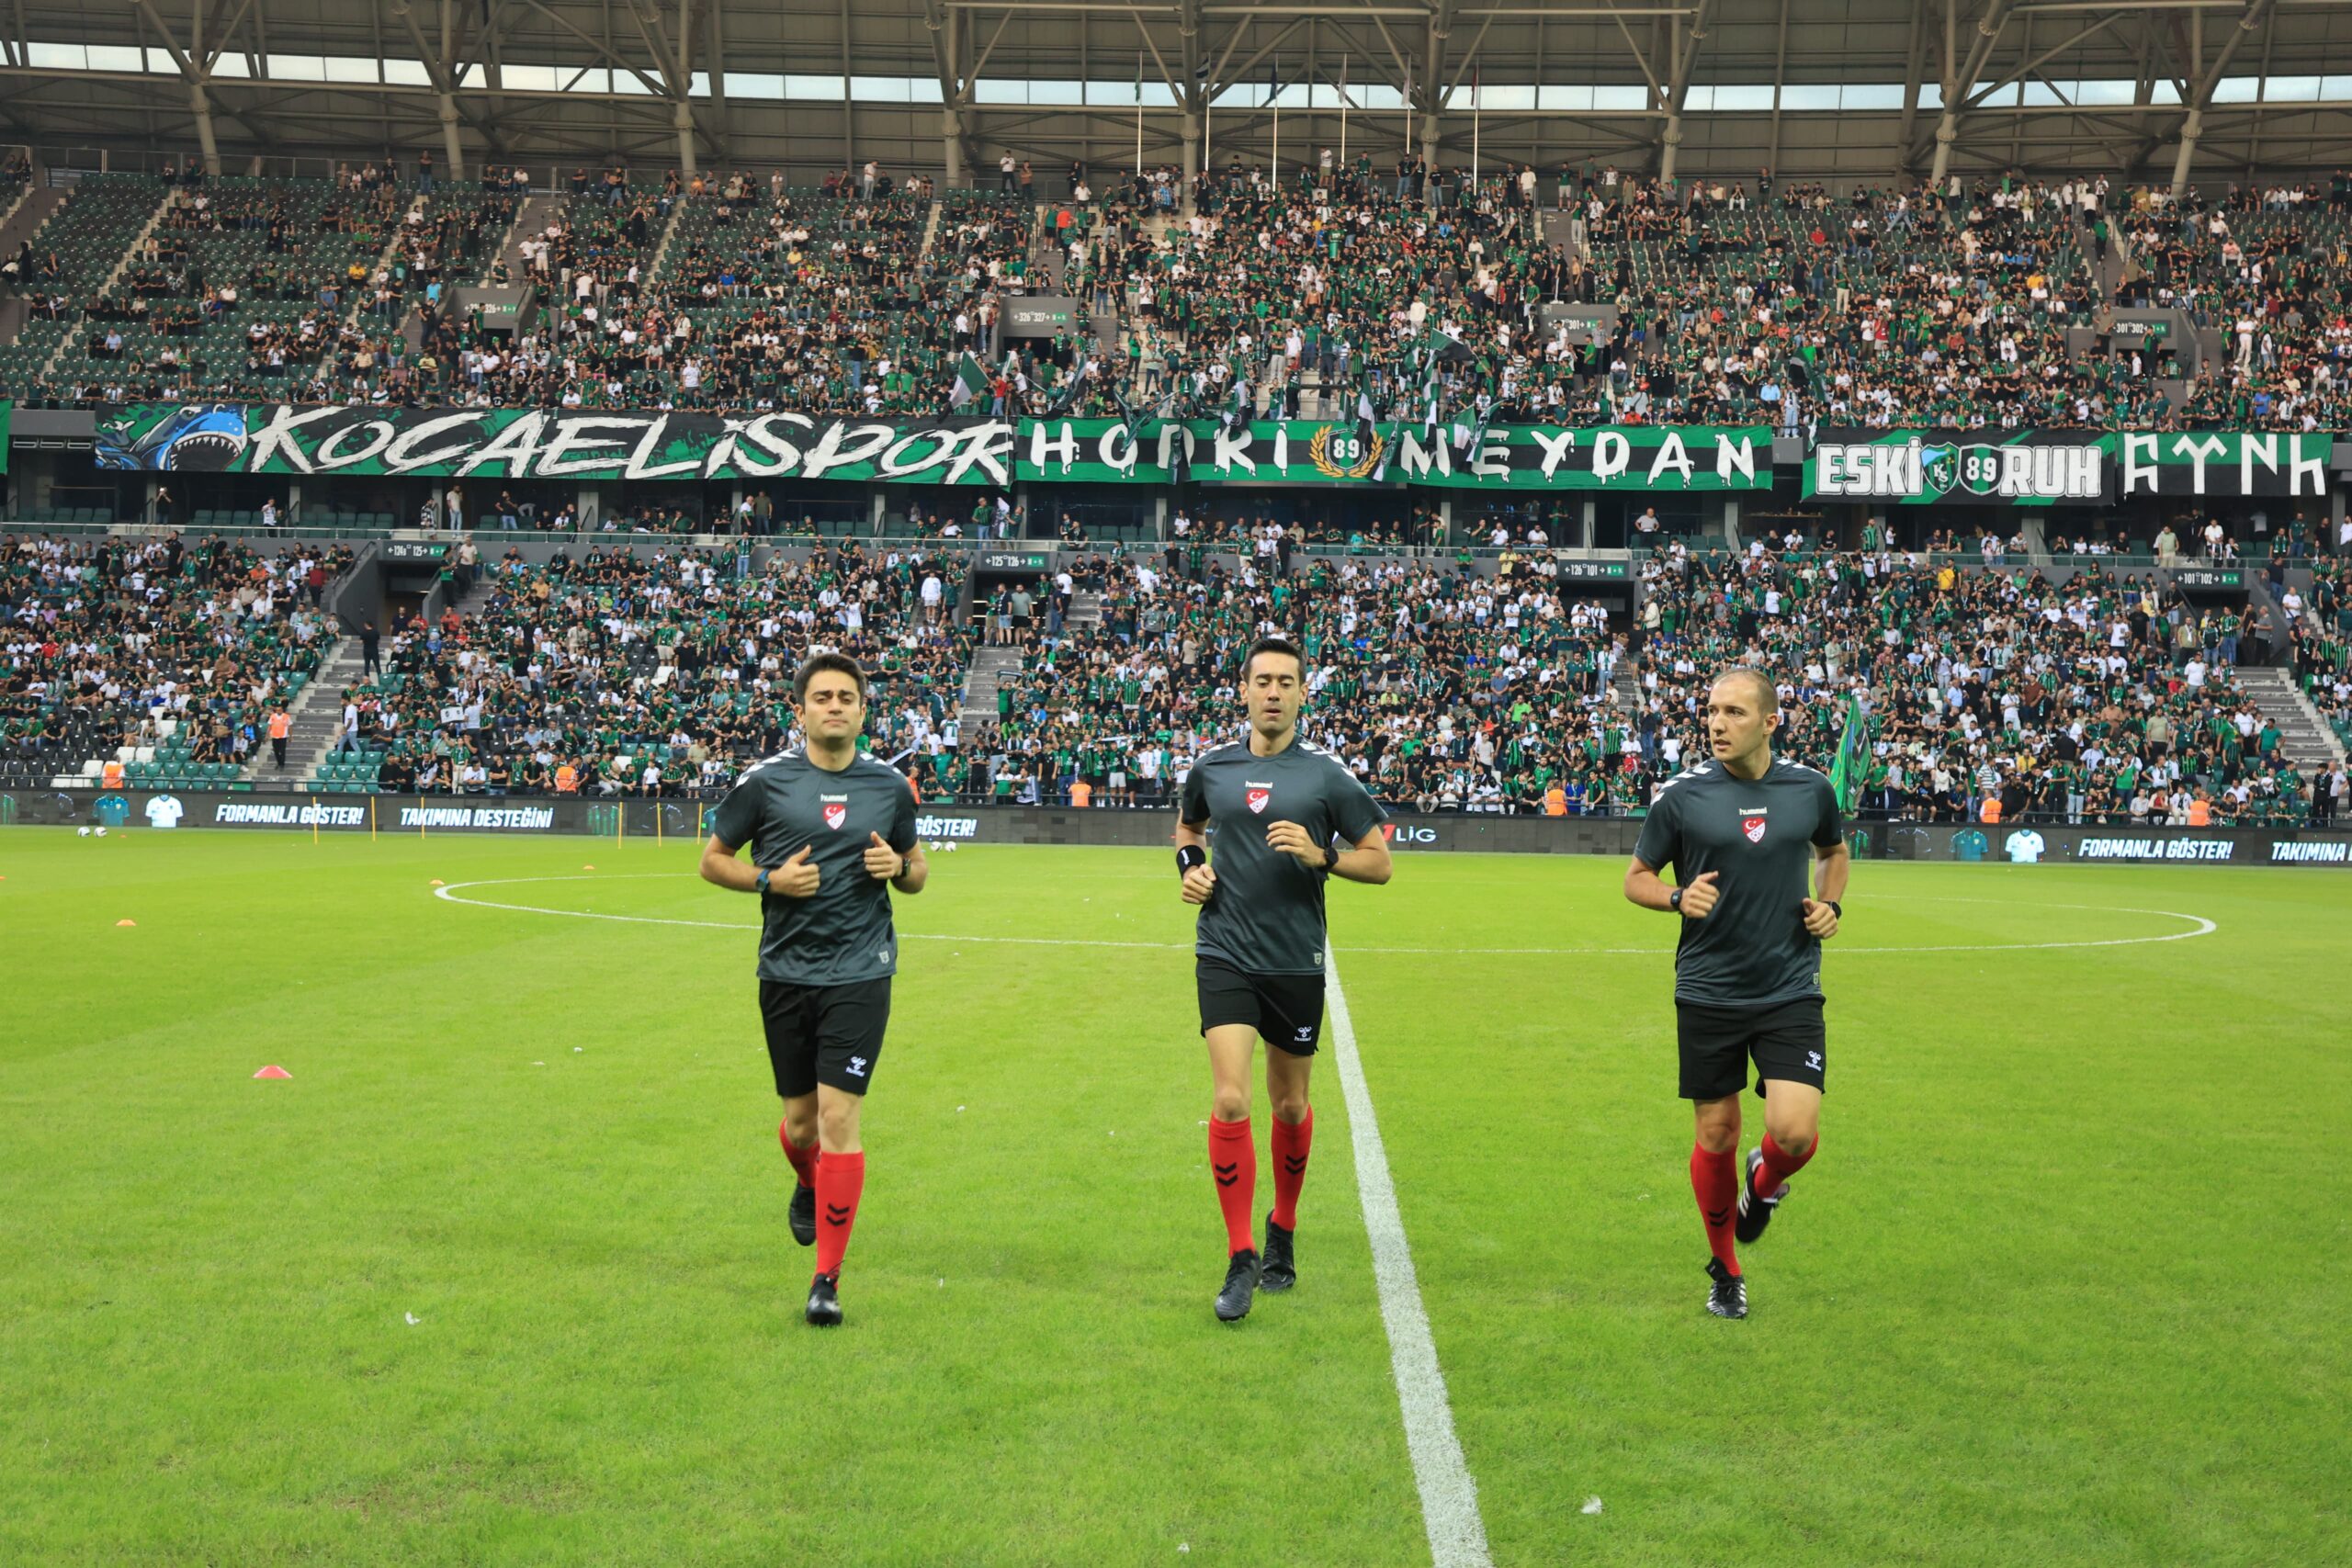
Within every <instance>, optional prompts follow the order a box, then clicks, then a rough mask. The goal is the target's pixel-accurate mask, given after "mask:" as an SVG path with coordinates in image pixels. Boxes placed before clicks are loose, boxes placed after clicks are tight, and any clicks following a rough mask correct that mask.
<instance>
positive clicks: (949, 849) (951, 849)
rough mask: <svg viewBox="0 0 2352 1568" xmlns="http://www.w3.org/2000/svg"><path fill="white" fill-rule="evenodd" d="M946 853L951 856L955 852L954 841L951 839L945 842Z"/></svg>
mask: <svg viewBox="0 0 2352 1568" xmlns="http://www.w3.org/2000/svg"><path fill="white" fill-rule="evenodd" d="M947 852H948V853H949V854H951V855H952V854H954V853H955V852H956V840H953V839H950V840H947Z"/></svg>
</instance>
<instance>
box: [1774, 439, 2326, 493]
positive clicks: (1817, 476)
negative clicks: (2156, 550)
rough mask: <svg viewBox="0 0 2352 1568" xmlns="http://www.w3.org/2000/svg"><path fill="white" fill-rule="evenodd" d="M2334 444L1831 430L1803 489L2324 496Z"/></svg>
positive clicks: (1809, 465) (1808, 466) (1810, 461)
mask: <svg viewBox="0 0 2352 1568" xmlns="http://www.w3.org/2000/svg"><path fill="white" fill-rule="evenodd" d="M2334 445H2335V436H2334V435H2333V434H2327V433H2325V432H2319V433H2313V434H2294V435H2287V434H2247V433H2242V432H2223V431H2211V430H2197V431H2163V432H2157V431H2117V432H2109V433H2107V434H2088V433H2086V432H2082V431H2061V430H2011V431H1991V430H1852V429H1827V430H1824V431H1823V432H1822V433H1821V438H1820V440H1819V441H1818V442H1816V443H1815V446H1814V449H1813V455H1812V456H1811V457H1807V458H1806V459H1805V464H1804V493H1805V495H1806V497H1807V498H1808V499H1821V500H1860V501H1885V502H1895V503H1896V504H1898V505H1908V506H1918V505H1928V504H1932V503H1933V502H1977V503H1984V502H1993V503H2000V504H2011V505H2018V506H2052V505H2059V506H2063V505H2070V504H2095V503H2098V502H2107V501H2109V500H2123V501H2129V500H2131V498H2133V497H2134V496H2143V495H2146V496H2224V497H2226V496H2264V495H2278V496H2298V495H2306V496H2322V495H2325V494H2326V493H2327V487H2328V470H2327V464H2328V456H2329V452H2330V449H2331V448H2332V447H2333V446H2334ZM2110 479H2111V480H2112V486H2113V489H2114V491H2115V492H2116V493H2115V494H2114V495H2113V496H2110V495H2109V482H2110Z"/></svg>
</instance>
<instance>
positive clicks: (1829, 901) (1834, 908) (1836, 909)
mask: <svg viewBox="0 0 2352 1568" xmlns="http://www.w3.org/2000/svg"><path fill="white" fill-rule="evenodd" d="M1822 902H1823V903H1825V904H1826V905H1828V906H1829V912H1830V913H1831V914H1833V915H1835V916H1837V917H1838V919H1841V920H1842V919H1845V918H1846V907H1845V906H1844V905H1843V904H1840V903H1839V902H1838V900H1837V899H1835V898H1824V899H1823V900H1822Z"/></svg>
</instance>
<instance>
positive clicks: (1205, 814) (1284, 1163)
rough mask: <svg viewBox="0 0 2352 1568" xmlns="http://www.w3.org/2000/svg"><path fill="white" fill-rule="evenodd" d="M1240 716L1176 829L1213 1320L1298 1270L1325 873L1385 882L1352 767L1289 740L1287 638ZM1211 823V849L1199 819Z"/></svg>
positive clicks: (1298, 676) (1251, 668)
mask: <svg viewBox="0 0 2352 1568" xmlns="http://www.w3.org/2000/svg"><path fill="white" fill-rule="evenodd" d="M1241 696H1242V701H1243V702H1244V703H1245V704H1246V705H1247V707H1248V711H1249V716H1250V731H1249V734H1248V735H1247V736H1246V737H1245V738H1244V739H1239V740H1235V741H1232V742H1230V743H1228V744H1227V745H1223V746H1213V747H1211V748H1210V749H1209V750H1206V751H1204V752H1202V753H1201V755H1200V757H1199V758H1198V759H1197V760H1196V761H1194V762H1193V769H1192V772H1191V773H1187V774H1186V775H1185V777H1184V786H1183V791H1182V795H1181V796H1180V797H1179V801H1178V812H1177V828H1176V869H1177V873H1178V875H1179V876H1180V877H1181V878H1182V883H1181V886H1182V897H1183V900H1184V902H1186V903H1187V904H1193V905H1197V906H1199V908H1200V911H1201V913H1200V919H1199V924H1198V927H1197V931H1196V935H1195V941H1194V942H1193V953H1194V954H1195V956H1194V959H1193V972H1194V976H1195V980H1196V983H1197V986H1198V988H1199V991H1200V1004H1201V1036H1202V1038H1203V1039H1204V1040H1205V1041H1206V1042H1207V1043H1208V1048H1209V1077H1210V1081H1211V1083H1212V1085H1213V1098H1212V1100H1211V1102H1210V1108H1209V1118H1210V1119H1209V1174H1210V1176H1212V1177H1213V1178H1215V1179H1216V1201H1217V1204H1218V1206H1219V1207H1220V1208H1221V1209H1222V1210H1223V1211H1224V1213H1225V1238H1226V1270H1225V1284H1224V1286H1223V1287H1222V1288H1221V1289H1220V1290H1219V1291H1218V1292H1217V1297H1216V1315H1217V1316H1218V1317H1219V1318H1220V1319H1222V1320H1223V1321H1225V1322H1227V1323H1233V1322H1237V1321H1238V1320H1239V1319H1241V1318H1244V1317H1247V1316H1248V1315H1249V1314H1250V1301H1251V1300H1252V1298H1253V1297H1254V1296H1255V1294H1256V1293H1257V1291H1258V1289H1259V1288H1260V1286H1261V1283H1262V1285H1263V1286H1264V1288H1265V1289H1267V1290H1269V1291H1286V1290H1288V1289H1290V1288H1291V1286H1292V1285H1294V1284H1295V1283H1296V1282H1297V1280H1298V1269H1297V1261H1296V1256H1295V1251H1294V1248H1293V1246H1292V1239H1291V1238H1292V1234H1293V1232H1295V1230H1296V1229H1297V1226H1298V1194H1299V1190H1300V1188H1301V1187H1302V1186H1304V1185H1305V1183H1306V1157H1307V1154H1308V1152H1309V1150H1310V1149H1311V1148H1312V1147H1313V1145H1314V1141H1315V1113H1314V1111H1313V1110H1312V1109H1310V1108H1309V1106H1308V1104H1307V1100H1306V1080H1307V1074H1308V1069H1310V1068H1311V1067H1313V1066H1314V1065H1315V1046H1316V1043H1317V1040H1319V1039H1320V1038H1321V1036H1322V1032H1323V973H1324V925H1323V885H1324V883H1325V882H1327V881H1328V880H1329V879H1330V878H1331V877H1334V876H1341V877H1345V878H1346V879H1347V880H1349V881H1350V882H1368V883H1372V884H1374V885H1375V886H1377V885H1378V884H1381V883H1385V882H1386V881H1387V880H1388V873H1389V858H1388V840H1387V838H1386V836H1385V835H1384V834H1383V833H1382V832H1381V830H1380V825H1381V818H1382V813H1381V809H1380V807H1379V805H1378V803H1376V802H1375V801H1374V799H1373V798H1372V795H1370V794H1369V793H1368V792H1367V791H1366V790H1365V789H1364V787H1363V784H1361V783H1360V782H1358V780H1357V778H1356V776H1355V774H1353V773H1350V772H1349V771H1348V768H1347V765H1346V764H1345V763H1343V762H1341V761H1340V760H1339V758H1337V757H1335V756H1333V755H1332V754H1331V753H1330V752H1329V751H1326V750H1322V749H1321V748H1320V747H1317V746H1309V745H1308V744H1306V742H1305V741H1303V740H1301V739H1299V738H1298V710H1299V708H1300V706H1301V705H1303V704H1304V703H1305V702H1306V658H1305V656H1304V655H1302V654H1301V653H1300V652H1299V650H1298V649H1297V647H1296V646H1295V644H1293V643H1290V642H1287V641H1285V640H1284V639H1283V638H1281V637H1260V638H1259V639H1258V640H1257V641H1256V642H1255V643H1253V644H1251V645H1250V651H1249V652H1248V653H1247V654H1246V655H1244V656H1243V658H1242V660H1241ZM1211 823H1216V824H1217V825H1218V832H1217V836H1216V858H1215V859H1214V860H1213V861H1212V860H1211V859H1210V858H1209V857H1208V854H1207V849H1206V846H1207V844H1208V829H1209V826H1210V824H1211ZM1259 1040H1263V1041H1264V1042H1265V1043H1266V1098H1267V1100H1270V1101H1272V1105H1273V1112H1274V1125H1273V1131H1272V1149H1273V1156H1274V1207H1273V1212H1272V1213H1269V1214H1268V1215H1267V1216H1266V1252H1265V1258H1264V1260H1263V1263H1262V1265H1261V1261H1260V1258H1259V1256H1258V1250H1257V1248H1256V1247H1254V1246H1253V1245H1251V1236H1250V1225H1251V1224H1252V1222H1253V1221H1254V1220H1255V1218H1256V1214H1255V1212H1254V1211H1255V1204H1256V1201H1257V1183H1258V1145H1257V1143H1256V1140H1255V1138H1254V1136H1253V1134H1251V1133H1250V1051H1251V1049H1252V1047H1253V1045H1254V1043H1255V1042H1257V1041H1259Z"/></svg>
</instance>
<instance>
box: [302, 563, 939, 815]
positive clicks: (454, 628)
mask: <svg viewBox="0 0 2352 1568" xmlns="http://www.w3.org/2000/svg"><path fill="white" fill-rule="evenodd" d="M962 588H963V583H962V567H961V565H960V564H959V563H958V562H957V561H956V559H954V558H941V557H926V556H924V555H922V554H921V553H919V552H907V553H899V552H891V553H888V554H884V555H865V554H861V553H860V552H859V551H858V550H856V549H855V548H854V547H851V548H842V549H839V550H835V549H829V548H826V547H818V548H817V549H816V550H815V551H813V552H812V553H811V554H810V555H809V557H807V558H805V559H803V560H800V561H798V562H792V561H787V560H786V559H784V558H781V557H778V558H775V559H773V560H771V561H770V562H769V564H768V566H767V568H766V570H763V571H761V572H759V573H756V574H753V575H751V576H748V577H743V576H739V575H738V563H737V558H736V557H735V556H733V555H731V554H726V555H721V554H717V553H713V552H708V551H696V550H693V549H671V548H667V547H660V546H656V547H651V548H643V547H614V548H607V547H602V546H599V547H593V548H591V549H589V550H587V551H586V552H584V553H582V554H580V555H577V556H575V555H573V554H572V553H571V552H570V551H567V550H560V551H558V552H557V553H556V554H555V556H554V557H553V558H551V559H550V560H548V561H546V562H543V563H537V564H531V563H526V561H525V560H524V558H523V557H522V555H521V552H519V551H517V550H512V549H510V550H509V551H508V552H507V553H506V554H505V555H504V556H503V558H499V559H497V560H496V561H493V562H490V563H486V566H485V576H484V581H483V582H482V584H481V591H482V593H483V597H482V598H481V604H479V606H475V605H472V604H468V605H466V606H464V607H462V608H458V607H453V608H451V609H449V610H447V611H446V612H445V613H444V614H443V615H441V616H440V617H439V618H438V619H436V620H434V621H431V622H426V621H424V620H423V619H421V618H420V619H417V620H413V621H412V622H410V623H409V624H407V625H405V626H397V627H394V628H393V629H392V635H391V637H390V639H389V642H388V644H387V646H386V648H385V649H384V655H383V665H384V669H383V673H382V674H381V675H380V676H379V678H377V679H376V680H374V681H371V682H368V684H367V685H365V686H363V687H360V688H357V689H355V690H354V691H353V692H352V693H351V694H349V701H350V704H351V707H352V709H353V714H354V717H355V719H356V732H354V731H347V732H346V734H348V737H349V739H347V740H345V739H340V738H339V739H338V742H337V746H338V750H345V749H348V750H355V751H359V752H362V753H364V754H369V755H374V756H376V757H378V758H379V759H380V761H379V765H378V768H377V771H376V775H375V780H376V784H377V785H378V787H379V788H382V789H385V790H394V791H416V792H420V793H428V794H429V793H454V794H459V795H503V794H508V793H515V794H557V795H562V794H577V795H585V796H589V797H613V796H623V795H626V796H631V797H650V798H696V797H699V796H701V795H704V794H705V793H707V792H709V791H711V790H715V789H718V788H720V787H723V786H724V785H725V784H728V783H729V782H731V781H732V780H733V779H734V777H735V776H736V775H737V774H738V773H741V771H742V769H743V768H744V767H745V766H747V765H748V764H749V763H750V762H752V761H754V760H756V759H757V758H759V757H762V756H765V755H769V754H772V753H774V752H775V751H777V750H782V749H783V747H784V746H785V745H786V741H787V739H788V737H789V735H790V732H791V726H792V717H791V710H790V699H791V688H792V675H793V671H794V670H795V669H796V668H797V665H798V664H799V662H800V660H803V659H804V658H806V657H807V656H808V655H809V653H811V652H814V651H816V650H818V649H837V650H839V651H842V652H845V653H849V654H851V655H852V656H854V657H855V658H856V659H858V660H860V661H861V662H862V663H863V664H864V665H865V667H866V669H867V670H868V671H870V672H871V673H872V675H873V689H872V694H871V698H870V701H871V705H872V710H873V711H872V716H871V718H870V720H869V723H868V725H867V731H866V732H867V736H868V738H869V739H870V741H871V742H872V744H873V745H874V746H875V747H876V750H878V751H880V753H881V754H882V755H884V756H887V757H894V758H905V757H907V756H908V754H909V753H923V752H927V751H928V750H931V749H933V748H942V749H944V748H949V747H952V746H953V745H954V744H955V741H956V728H955V727H956V702H957V695H958V693H959V692H960V690H961V687H962V684H963V678H964V670H965V667H966V665H967V663H968V662H969V660H970V654H971V649H970V641H969V637H968V636H967V634H966V632H965V630H964V629H963V628H962V627H960V626H958V625H956V620H955V615H954V612H955V608H956V602H957V599H958V597H959V595H960V594H961V592H962ZM901 765H903V766H908V767H910V768H911V767H913V766H916V765H918V763H916V762H915V761H904V762H902V764H901Z"/></svg>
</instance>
